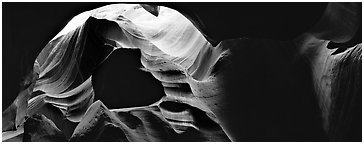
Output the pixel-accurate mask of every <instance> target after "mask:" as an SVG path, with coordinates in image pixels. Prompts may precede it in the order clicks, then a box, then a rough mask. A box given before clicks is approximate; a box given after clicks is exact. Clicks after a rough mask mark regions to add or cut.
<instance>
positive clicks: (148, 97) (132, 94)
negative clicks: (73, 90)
mask: <svg viewBox="0 0 364 144" xmlns="http://www.w3.org/2000/svg"><path fill="white" fill-rule="evenodd" d="M140 56H141V54H140V50H138V49H117V50H115V51H113V52H112V54H111V55H110V56H109V57H108V59H107V60H106V61H105V62H104V63H103V64H101V65H100V66H99V67H98V68H97V70H96V71H95V72H94V73H93V75H92V76H93V77H92V86H93V88H94V90H95V100H100V101H102V102H103V103H104V104H105V105H106V106H107V107H108V108H127V107H139V106H146V105H150V104H153V103H155V102H157V101H159V100H160V99H161V98H162V97H163V96H164V95H165V94H164V91H163V87H162V84H161V83H160V82H159V81H158V80H156V79H155V78H154V77H153V76H152V75H151V74H150V73H148V72H145V71H143V70H141V68H142V64H141V63H140ZM141 88H142V89H141Z"/></svg>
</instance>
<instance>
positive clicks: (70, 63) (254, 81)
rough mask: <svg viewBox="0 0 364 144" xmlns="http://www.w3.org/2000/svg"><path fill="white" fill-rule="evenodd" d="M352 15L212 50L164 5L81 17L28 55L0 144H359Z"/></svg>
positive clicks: (212, 44)
mask: <svg viewBox="0 0 364 144" xmlns="http://www.w3.org/2000/svg"><path fill="white" fill-rule="evenodd" d="M338 5H339V6H338ZM341 5H343V7H340V6H341ZM345 8H346V9H345ZM338 9H339V10H338ZM342 9H345V10H349V11H351V13H345V12H342V11H343V10H342ZM358 9H361V5H358V4H355V3H349V4H340V3H333V4H331V3H330V4H328V6H327V8H326V11H325V12H324V14H323V17H322V18H321V19H320V21H318V22H317V24H314V27H313V28H312V29H310V30H307V31H306V32H302V33H301V34H300V35H298V36H297V35H295V36H294V38H292V39H288V40H272V39H266V38H251V37H244V35H242V36H241V37H233V38H230V39H227V38H224V39H223V40H220V42H219V43H217V44H216V40H219V38H216V37H209V35H208V34H206V33H203V32H205V31H206V29H205V28H208V26H207V27H203V26H202V25H200V24H199V23H198V22H196V21H194V18H193V17H188V16H186V14H185V13H184V14H185V15H183V14H181V13H180V12H179V11H177V10H174V9H171V8H168V7H164V6H155V5H147V4H142V5H139V4H112V5H106V6H103V7H100V8H97V9H93V10H89V11H85V12H83V13H81V14H78V15H77V16H75V17H74V18H72V19H71V20H70V21H69V22H68V23H67V25H66V26H65V27H64V28H63V29H62V30H61V31H60V32H59V33H58V34H57V35H56V36H55V37H53V39H51V40H50V41H49V42H48V43H47V44H46V46H45V47H44V48H43V49H42V50H41V51H40V52H39V54H38V55H37V57H36V59H35V61H34V65H33V69H32V71H31V72H30V73H29V74H27V77H26V78H25V80H24V82H23V83H22V88H21V91H20V92H19V94H18V96H17V97H16V98H15V101H14V102H13V103H12V104H11V105H10V106H9V107H8V108H6V109H4V110H3V121H2V125H3V127H2V130H3V141H361V93H360V92H361V48H362V45H361V41H360V42H359V41H355V39H357V37H358V36H360V37H361V34H360V35H359V34H357V33H358V31H359V30H358V29H359V28H358V27H361V26H360V25H359V26H358V24H357V23H358V21H357V19H356V18H357V16H358V15H361V13H360V14H358V13H357V10H358ZM340 10H341V11H340ZM335 12H336V13H335ZM343 15H344V16H346V17H348V18H347V19H346V22H343V23H338V24H336V25H334V26H333V28H331V29H330V27H329V28H327V27H324V26H326V25H325V23H326V22H327V21H330V22H331V21H334V20H332V18H333V17H334V18H340V17H343ZM327 17H328V18H327ZM351 17H353V18H351ZM338 27H339V28H338ZM326 28H327V29H328V30H326ZM322 29H324V31H320V30H322ZM360 29H361V28H360ZM209 30H211V29H209ZM332 30H335V31H337V32H338V33H333V32H332ZM335 34H337V35H339V36H337V35H335ZM355 34H356V35H355ZM354 35H355V36H354ZM221 38H222V37H220V39H221ZM342 39H349V40H350V41H349V43H350V44H349V45H348V44H347V43H345V44H344V46H342V45H340V42H341V41H340V40H342ZM353 39H354V40H353ZM330 40H331V42H330ZM333 42H337V43H338V45H339V46H335V45H334V46H332V44H333ZM330 46H331V48H330V49H329V48H328V47H330ZM337 47H339V48H337Z"/></svg>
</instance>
